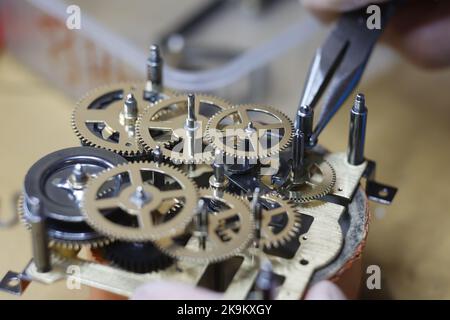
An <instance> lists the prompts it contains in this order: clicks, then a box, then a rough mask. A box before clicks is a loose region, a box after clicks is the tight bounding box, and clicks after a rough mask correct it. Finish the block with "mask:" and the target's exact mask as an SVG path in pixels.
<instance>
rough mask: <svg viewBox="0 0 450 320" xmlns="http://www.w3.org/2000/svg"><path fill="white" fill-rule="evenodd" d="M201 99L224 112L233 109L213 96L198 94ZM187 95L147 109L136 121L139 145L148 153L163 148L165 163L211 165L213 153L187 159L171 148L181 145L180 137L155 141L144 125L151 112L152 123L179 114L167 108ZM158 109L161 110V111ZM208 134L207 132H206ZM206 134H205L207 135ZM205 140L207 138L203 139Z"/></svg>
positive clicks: (179, 95)
mask: <svg viewBox="0 0 450 320" xmlns="http://www.w3.org/2000/svg"><path fill="white" fill-rule="evenodd" d="M196 96H197V97H199V99H201V100H202V101H203V102H204V103H207V102H210V103H211V104H214V105H216V106H217V107H218V108H221V109H223V110H225V109H229V108H231V104H230V103H229V102H227V101H225V100H223V99H220V98H217V97H214V96H211V95H207V94H206V95H204V94H196ZM185 97H186V95H185V94H176V95H175V96H173V97H172V100H171V99H169V100H161V101H159V102H157V103H155V104H154V105H153V106H152V107H147V108H146V109H145V110H144V111H143V112H142V113H141V114H140V115H139V117H138V119H137V121H136V136H137V141H138V145H140V146H141V148H143V149H144V150H145V151H146V152H147V153H151V152H152V151H153V150H154V149H155V148H156V146H157V145H159V146H160V148H161V153H162V156H163V159H164V161H168V162H169V161H170V162H172V163H174V164H176V165H180V164H204V163H206V164H209V163H211V162H212V161H213V160H214V155H213V154H212V152H202V153H201V154H200V153H197V154H196V155H195V156H194V159H193V160H191V161H190V160H188V159H186V158H185V157H184V156H183V154H181V153H179V152H173V151H172V150H171V149H170V148H172V147H173V146H175V145H176V144H177V143H180V142H181V141H182V138H181V137H179V138H178V139H175V140H174V139H173V137H172V138H171V139H170V140H168V141H165V142H163V141H155V139H154V138H153V137H152V136H151V135H150V134H147V131H148V130H146V128H143V127H145V125H144V124H143V122H144V118H147V114H148V113H150V112H154V114H151V115H150V118H151V119H152V121H158V120H159V119H161V117H163V116H165V115H168V114H170V113H172V112H175V113H176V112H177V111H173V110H168V109H165V108H168V107H169V106H170V105H173V104H175V105H176V104H178V103H179V102H180V101H181V100H180V98H185ZM158 108H161V110H159V109H158ZM205 132H206V130H205ZM205 132H204V134H205ZM203 138H204V139H203V140H205V137H203Z"/></svg>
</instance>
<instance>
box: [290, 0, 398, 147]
mask: <svg viewBox="0 0 450 320" xmlns="http://www.w3.org/2000/svg"><path fill="white" fill-rule="evenodd" d="M401 2H403V1H402V0H399V1H390V2H387V3H384V4H379V5H377V7H378V8H380V10H379V22H380V24H379V27H380V28H376V27H378V26H376V25H374V26H372V27H375V28H373V29H371V28H370V27H371V25H370V24H371V23H372V22H375V23H376V20H370V17H372V18H371V19H377V17H376V16H374V14H375V15H376V14H377V12H375V11H374V12H371V13H370V12H369V13H368V12H367V11H370V10H367V8H364V9H361V10H356V11H352V12H348V13H345V14H343V15H342V17H341V18H340V20H339V21H338V23H337V25H336V27H335V28H334V29H333V31H332V32H331V34H330V35H329V36H328V38H327V39H326V41H325V43H324V44H323V45H322V47H320V48H319V49H318V50H317V52H316V55H315V57H314V59H313V62H312V64H311V67H310V70H309V73H308V77H307V80H306V84H305V87H304V90H303V94H302V98H301V101H300V105H299V110H300V107H301V106H306V105H308V106H310V107H311V108H312V109H314V108H315V106H316V105H317V104H318V101H319V99H320V98H321V96H322V95H323V93H324V91H325V89H326V87H327V86H329V89H328V92H327V94H326V96H325V97H324V100H323V105H322V110H321V113H320V116H319V119H318V121H317V124H316V126H315V128H314V131H313V133H312V134H311V136H310V138H309V141H306V144H307V145H310V146H311V145H315V144H316V142H317V138H318V136H319V135H320V133H321V132H322V130H323V129H324V128H325V126H326V125H327V124H328V122H329V121H330V120H331V118H332V117H333V116H334V114H335V113H336V112H337V111H338V110H339V108H340V107H341V105H342V104H343V103H344V101H345V100H346V99H347V97H348V96H349V95H350V94H351V93H352V91H353V89H354V88H355V87H356V86H357V84H358V82H359V80H360V79H361V76H362V73H363V71H364V69H365V67H366V64H367V61H368V60H369V57H370V55H371V53H372V50H373V47H374V45H375V43H376V42H377V40H378V39H379V37H380V35H381V33H382V32H383V30H384V28H385V26H386V24H387V22H388V20H389V18H390V17H391V16H392V15H393V14H394V11H395V9H396V7H397V6H398V5H399V3H401ZM373 8H374V10H377V8H376V7H373ZM377 11H378V10H377ZM368 19H369V21H368ZM368 24H369V25H368ZM296 126H297V124H296ZM297 128H298V127H297Z"/></svg>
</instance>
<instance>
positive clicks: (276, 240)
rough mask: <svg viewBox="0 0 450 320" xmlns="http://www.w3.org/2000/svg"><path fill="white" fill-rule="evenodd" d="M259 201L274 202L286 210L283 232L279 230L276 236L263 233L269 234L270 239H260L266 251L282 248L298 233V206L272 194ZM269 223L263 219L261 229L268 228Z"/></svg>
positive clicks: (299, 221) (299, 215) (263, 196)
mask: <svg viewBox="0 0 450 320" xmlns="http://www.w3.org/2000/svg"><path fill="white" fill-rule="evenodd" d="M261 199H265V200H268V201H270V202H275V203H277V204H279V206H280V207H283V208H286V214H287V222H286V225H285V226H284V228H283V230H281V231H280V232H278V233H277V234H273V233H271V232H267V231H266V232H264V234H271V235H272V236H271V237H270V238H266V239H264V238H263V239H261V240H262V241H261V243H262V244H263V245H264V247H265V248H266V249H271V248H279V247H281V246H284V245H285V244H286V243H287V242H289V241H290V240H292V239H293V238H294V237H295V236H296V235H297V234H298V232H299V231H300V226H301V214H300V212H299V210H298V206H297V205H296V204H295V203H294V202H292V201H287V200H284V199H283V198H282V197H280V196H279V195H277V194H274V193H270V194H266V195H262V196H261ZM269 223H270V221H264V217H263V224H262V228H263V229H264V228H267V227H269Z"/></svg>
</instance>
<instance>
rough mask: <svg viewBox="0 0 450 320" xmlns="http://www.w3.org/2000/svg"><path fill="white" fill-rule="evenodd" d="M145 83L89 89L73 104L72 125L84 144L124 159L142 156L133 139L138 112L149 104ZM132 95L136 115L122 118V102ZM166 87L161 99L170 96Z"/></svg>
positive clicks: (134, 137)
mask: <svg viewBox="0 0 450 320" xmlns="http://www.w3.org/2000/svg"><path fill="white" fill-rule="evenodd" d="M144 88H145V83H144V82H126V83H122V84H118V85H110V86H103V87H100V88H97V89H95V90H92V91H90V92H88V93H87V94H86V95H85V96H84V97H83V98H82V99H81V100H80V101H79V102H78V103H77V106H76V107H75V109H74V111H73V114H72V128H73V130H74V132H75V134H76V135H77V137H78V138H79V139H80V140H81V143H82V144H83V145H88V146H93V147H99V148H103V149H107V150H110V151H113V152H116V153H118V154H121V155H123V156H124V157H127V158H129V159H130V158H131V159H133V158H136V157H139V156H142V155H143V153H145V152H144V150H142V148H140V147H139V144H138V142H137V141H136V133H135V130H136V119H137V115H138V114H139V113H140V112H141V111H143V110H144V109H145V107H146V106H148V105H150V104H151V102H150V101H147V100H145V99H144ZM129 93H131V94H133V96H134V98H135V101H136V103H137V112H136V117H135V118H130V119H128V118H125V116H124V103H125V100H126V97H127V95H128V94H129ZM173 95H174V93H173V92H172V91H170V90H168V89H165V90H163V91H162V92H161V93H160V94H159V98H160V99H164V98H167V97H170V96H173Z"/></svg>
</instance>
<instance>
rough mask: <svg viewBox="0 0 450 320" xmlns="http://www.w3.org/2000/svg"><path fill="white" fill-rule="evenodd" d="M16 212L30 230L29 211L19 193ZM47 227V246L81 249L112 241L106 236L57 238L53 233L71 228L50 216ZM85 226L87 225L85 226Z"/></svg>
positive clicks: (99, 245)
mask: <svg viewBox="0 0 450 320" xmlns="http://www.w3.org/2000/svg"><path fill="white" fill-rule="evenodd" d="M17 212H18V215H19V217H20V220H21V222H22V223H23V224H24V225H25V228H27V229H28V230H31V225H30V223H29V222H28V219H27V215H29V214H30V213H29V212H28V210H27V209H26V208H25V196H24V195H23V194H21V195H20V196H19V199H18V200H17ZM68 224H69V225H68ZM77 225H78V227H79V223H77ZM47 228H48V230H49V246H50V247H54V248H58V249H68V250H79V249H81V247H87V248H100V247H103V246H105V245H107V244H110V243H111V242H112V241H111V240H110V239H108V238H106V237H98V238H94V239H86V240H68V239H62V238H57V237H55V236H54V235H55V234H62V233H65V232H67V230H70V229H71V226H70V223H63V222H59V221H57V220H55V219H52V218H48V223H47ZM86 228H88V227H87V226H86ZM88 229H90V228H88Z"/></svg>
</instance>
